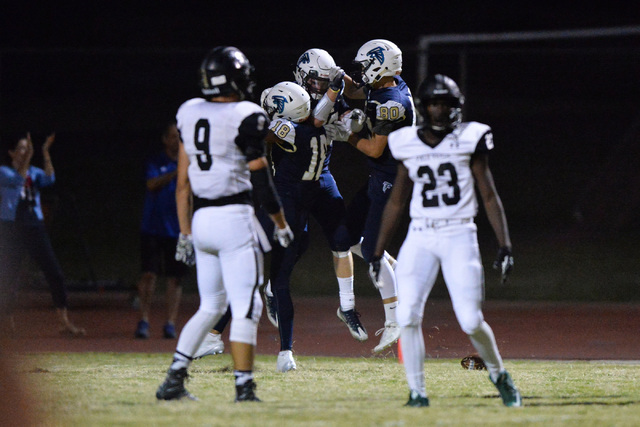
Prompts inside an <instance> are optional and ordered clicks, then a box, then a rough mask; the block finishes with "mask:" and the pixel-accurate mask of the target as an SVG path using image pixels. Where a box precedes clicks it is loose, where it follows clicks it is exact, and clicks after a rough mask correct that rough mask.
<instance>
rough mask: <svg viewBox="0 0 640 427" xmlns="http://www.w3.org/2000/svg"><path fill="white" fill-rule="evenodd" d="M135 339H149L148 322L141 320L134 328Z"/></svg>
mask: <svg viewBox="0 0 640 427" xmlns="http://www.w3.org/2000/svg"><path fill="white" fill-rule="evenodd" d="M135 337H136V338H140V339H147V338H149V322H147V321H146V320H141V321H139V322H138V326H137V327H136V332H135Z"/></svg>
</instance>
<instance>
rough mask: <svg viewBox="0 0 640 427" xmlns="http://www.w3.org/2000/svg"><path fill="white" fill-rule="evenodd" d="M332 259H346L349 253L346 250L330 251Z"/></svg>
mask: <svg viewBox="0 0 640 427" xmlns="http://www.w3.org/2000/svg"><path fill="white" fill-rule="evenodd" d="M331 253H332V254H333V256H334V257H336V258H346V257H348V256H349V254H350V253H351V251H350V250H349V249H347V250H346V251H331Z"/></svg>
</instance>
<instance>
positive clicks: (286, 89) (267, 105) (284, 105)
mask: <svg viewBox="0 0 640 427" xmlns="http://www.w3.org/2000/svg"><path fill="white" fill-rule="evenodd" d="M262 108H264V110H265V111H266V112H267V115H268V116H269V118H270V119H272V120H273V119H286V120H290V121H292V122H294V123H301V122H303V121H305V120H307V119H308V118H309V115H310V114H311V98H310V97H309V94H308V93H307V91H306V90H304V88H303V87H302V86H300V85H298V84H296V83H294V82H280V83H278V84H277V85H275V86H274V87H272V88H271V89H270V90H269V92H268V93H267V94H266V95H265V96H264V100H263V101H262Z"/></svg>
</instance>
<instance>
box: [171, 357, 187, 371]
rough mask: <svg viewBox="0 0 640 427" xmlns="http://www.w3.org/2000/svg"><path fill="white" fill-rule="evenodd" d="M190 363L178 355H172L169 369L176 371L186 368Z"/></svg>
mask: <svg viewBox="0 0 640 427" xmlns="http://www.w3.org/2000/svg"><path fill="white" fill-rule="evenodd" d="M190 364H191V361H190V360H189V359H187V358H186V357H185V356H183V355H182V354H180V353H173V362H171V366H170V369H173V370H174V371H177V370H178V369H182V368H188V367H189V365H190Z"/></svg>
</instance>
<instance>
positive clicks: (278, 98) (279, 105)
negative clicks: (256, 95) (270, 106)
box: [271, 95, 288, 114]
mask: <svg viewBox="0 0 640 427" xmlns="http://www.w3.org/2000/svg"><path fill="white" fill-rule="evenodd" d="M271 101H272V102H273V103H274V104H275V106H276V112H277V113H278V114H282V112H283V111H284V106H285V104H286V103H287V102H288V101H287V98H285V97H284V96H282V95H275V96H272V97H271Z"/></svg>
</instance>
